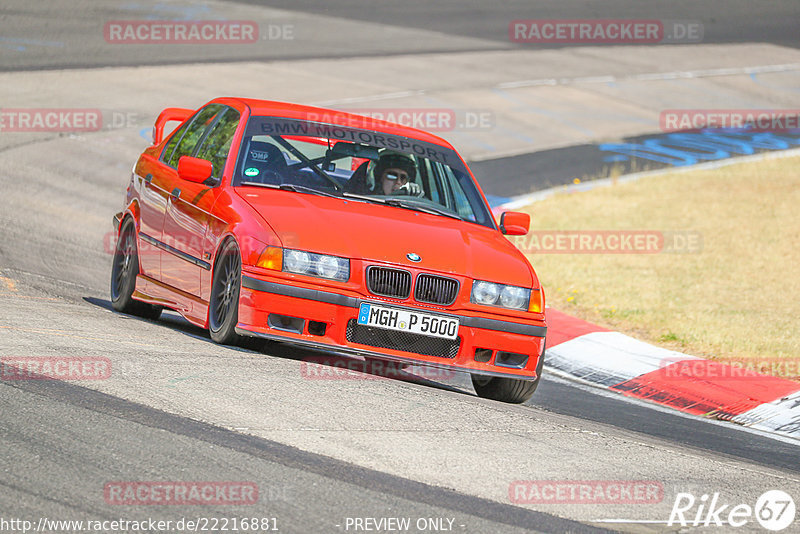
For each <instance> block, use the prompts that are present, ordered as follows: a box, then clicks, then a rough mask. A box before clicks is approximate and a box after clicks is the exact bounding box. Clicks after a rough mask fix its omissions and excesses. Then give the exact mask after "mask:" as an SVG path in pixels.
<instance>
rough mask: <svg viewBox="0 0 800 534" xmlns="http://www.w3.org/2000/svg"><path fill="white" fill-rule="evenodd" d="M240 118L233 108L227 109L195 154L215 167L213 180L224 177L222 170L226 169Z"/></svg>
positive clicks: (212, 174)
mask: <svg viewBox="0 0 800 534" xmlns="http://www.w3.org/2000/svg"><path fill="white" fill-rule="evenodd" d="M239 118H240V115H239V112H238V111H236V110H235V109H233V108H225V111H223V115H222V117H220V118H219V120H217V123H216V124H215V125H214V126H213V128H212V129H211V131H210V132H209V133H208V134H207V135H206V136H205V139H204V140H203V144H202V145H200V147H199V148H198V150H197V153H196V154H195V157H198V158H200V159H204V160H207V161H210V162H211V164H212V165H213V166H214V171H213V172H212V173H211V176H212V177H213V178H216V179H219V178H220V177H221V176H222V168H223V167H225V160H226V159H228V152H230V149H231V141H233V134H234V132H236V127H237V126H238V125H239Z"/></svg>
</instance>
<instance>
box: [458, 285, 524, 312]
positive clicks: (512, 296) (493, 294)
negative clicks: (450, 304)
mask: <svg viewBox="0 0 800 534" xmlns="http://www.w3.org/2000/svg"><path fill="white" fill-rule="evenodd" d="M530 296H531V290H530V289H528V288H525V287H517V286H507V285H503V284H495V283H492V282H485V281H483V280H475V282H473V284H472V294H471V296H470V301H471V302H474V303H475V304H483V305H484V306H500V307H502V308H511V309H512V310H527V309H528V301H529V300H530Z"/></svg>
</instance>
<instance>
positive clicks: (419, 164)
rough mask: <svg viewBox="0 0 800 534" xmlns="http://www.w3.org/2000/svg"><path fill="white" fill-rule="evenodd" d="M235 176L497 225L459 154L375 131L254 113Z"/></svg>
mask: <svg viewBox="0 0 800 534" xmlns="http://www.w3.org/2000/svg"><path fill="white" fill-rule="evenodd" d="M239 154H240V157H239V161H238V162H237V166H236V172H235V175H234V182H233V183H234V186H237V187H273V188H281V189H286V190H290V191H296V192H302V193H314V194H325V195H331V194H333V195H336V196H342V197H350V198H354V199H358V200H363V201H367V202H376V203H381V204H387V205H389V206H393V207H403V208H409V209H416V210H419V211H425V212H428V213H434V214H437V215H442V216H448V217H453V218H458V219H462V220H465V221H470V222H474V223H477V224H481V225H484V226H488V227H490V228H494V221H493V219H492V216H491V212H490V211H489V208H488V207H487V206H486V202H485V200H484V199H483V197H482V196H481V194H480V193H479V192H478V188H477V187H476V185H475V183H474V181H473V180H472V177H471V176H470V174H469V172H468V171H467V169H466V168H465V167H464V163H463V162H462V161H461V158H460V157H459V156H458V154H456V152H455V151H454V150H453V149H451V148H447V147H443V146H440V145H436V144H433V143H428V142H425V141H420V140H417V139H412V138H408V137H402V136H397V135H390V134H385V133H378V132H374V131H370V130H363V129H356V128H351V127H344V126H338V125H331V124H324V123H318V122H312V121H303V120H297V119H285V118H275V117H260V116H256V117H251V118H250V120H249V121H248V123H247V129H246V131H245V135H244V136H243V138H242V146H241V150H240V152H239Z"/></svg>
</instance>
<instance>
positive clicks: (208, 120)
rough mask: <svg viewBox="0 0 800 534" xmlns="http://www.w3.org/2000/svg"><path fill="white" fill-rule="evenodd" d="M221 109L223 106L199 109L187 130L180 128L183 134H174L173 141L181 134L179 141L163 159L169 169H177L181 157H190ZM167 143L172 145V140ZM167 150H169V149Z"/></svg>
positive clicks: (213, 105)
mask: <svg viewBox="0 0 800 534" xmlns="http://www.w3.org/2000/svg"><path fill="white" fill-rule="evenodd" d="M223 109H224V106H222V105H220V104H211V105H210V106H206V107H204V108H203V109H201V110H200V111H199V112H198V113H197V114H196V115H195V116H194V119H192V122H191V124H189V126H188V127H187V128H185V129H184V128H181V130H183V132H181V131H180V130H179V131H178V132H176V134H175V136H174V137H173V139H176V138H177V137H178V134H181V135H180V140H179V141H178V142H177V143H178V144H177V145H176V146H175V149H174V150H173V151H172V152H171V153H170V154H169V158H165V159H164V162H165V163H166V164H167V165H169V166H170V167H174V168H177V167H178V160H179V159H181V156H191V155H192V154H194V150H195V148H196V147H197V143H198V142H199V141H200V139H202V138H203V133H204V132H205V131H206V128H208V127H209V126H210V125H211V124H213V122H214V118H215V117H216V116H217V114H218V113H219V112H220V111H222V110H223ZM169 142H170V143H172V139H170V141H169ZM167 148H168V149H169V147H167Z"/></svg>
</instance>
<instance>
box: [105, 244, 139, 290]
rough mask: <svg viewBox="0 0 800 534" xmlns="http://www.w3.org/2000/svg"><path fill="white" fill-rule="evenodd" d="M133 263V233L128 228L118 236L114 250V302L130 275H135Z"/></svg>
mask: <svg viewBox="0 0 800 534" xmlns="http://www.w3.org/2000/svg"><path fill="white" fill-rule="evenodd" d="M135 262H136V241H135V239H134V236H133V232H131V231H130V229H129V228H126V229H125V230H124V231H123V233H122V236H120V238H119V241H118V242H117V247H116V250H115V251H114V268H113V271H112V277H113V280H114V284H113V290H114V294H113V295H111V296H112V298H113V299H114V300H116V299H118V298H119V297H120V296H121V295H122V292H123V290H124V287H125V283H126V282H127V281H128V280H129V279H130V277H131V275H132V274H133V275H135V274H136V273H133V265H134V263H135Z"/></svg>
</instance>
